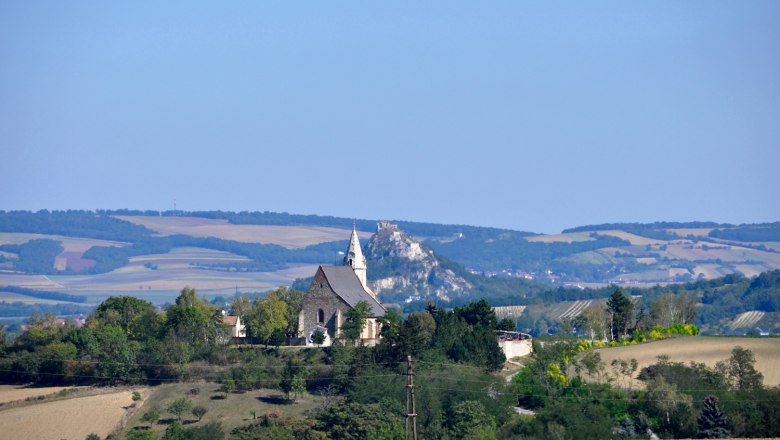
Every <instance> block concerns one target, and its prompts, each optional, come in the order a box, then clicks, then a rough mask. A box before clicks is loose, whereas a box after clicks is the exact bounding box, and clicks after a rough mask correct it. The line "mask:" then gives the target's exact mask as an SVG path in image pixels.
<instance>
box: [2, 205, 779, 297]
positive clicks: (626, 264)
mask: <svg viewBox="0 0 780 440" xmlns="http://www.w3.org/2000/svg"><path fill="white" fill-rule="evenodd" d="M353 224H355V225H356V226H357V228H358V229H359V230H360V232H361V237H362V238H363V239H364V240H367V239H368V237H370V236H371V235H372V234H373V232H374V231H375V226H376V224H377V221H375V220H367V219H356V220H355V219H349V218H340V217H330V216H316V215H296V214H287V213H272V212H238V213H235V212H224V211H201V212H181V211H165V212H159V211H131V210H113V211H108V210H99V211H38V212H27V211H12V212H4V211H0V284H4V285H18V286H21V287H29V288H34V289H39V288H40V289H48V290H66V291H69V289H70V290H73V291H74V292H76V293H78V294H80V295H81V294H85V295H87V296H97V295H99V294H103V295H107V291H110V290H115V289H118V290H121V291H131V290H133V289H135V290H139V291H141V290H145V291H147V292H149V294H150V295H153V296H154V295H157V297H158V298H163V297H165V296H167V295H169V294H170V293H171V292H175V286H177V285H180V284H182V283H188V284H195V285H199V286H201V289H203V290H204V291H206V292H210V293H211V294H222V295H225V294H228V293H229V292H230V290H231V289H232V290H233V291H235V290H240V289H244V290H246V289H251V290H262V289H264V288H270V287H273V286H274V285H276V284H289V283H291V282H292V281H293V280H294V279H295V278H299V277H301V276H302V275H303V276H308V275H310V273H309V272H310V271H311V267H313V266H316V265H317V264H332V263H333V262H334V261H336V260H337V259H338V256H337V253H338V252H339V251H342V250H343V248H344V247H345V245H346V240H347V238H348V237H349V229H351V227H352V225H353ZM393 224H396V225H398V227H399V229H400V230H402V231H404V232H405V233H408V234H409V236H410V237H412V238H413V239H414V240H416V241H418V242H420V243H422V245H423V246H424V247H425V248H426V249H429V250H430V251H431V252H434V253H435V255H436V258H437V260H438V261H439V264H440V265H441V267H442V268H448V269H450V270H452V271H453V273H456V274H457V275H458V276H459V277H461V278H463V279H464V280H466V282H467V283H468V284H471V286H472V288H471V290H470V292H475V293H486V292H487V293H491V292H495V291H497V290H500V291H502V293H503V294H507V295H509V294H510V292H512V291H515V292H524V291H526V290H527V289H524V288H525V285H523V284H522V283H519V282H517V280H533V281H538V282H542V283H545V284H547V285H548V286H549V285H552V286H557V285H572V286H574V285H579V286H582V287H586V286H598V285H605V284H608V283H615V284H620V285H626V286H643V285H645V286H650V285H653V284H656V283H669V282H686V281H695V280H699V279H713V278H718V277H721V276H724V275H728V274H742V275H745V276H748V277H750V276H755V275H758V274H759V273H762V272H765V271H769V270H773V269H780V222H778V223H767V224H754V225H730V224H720V223H713V222H687V223H682V222H658V223H651V224H637V223H613V224H603V225H590V226H582V227H577V228H572V229H568V230H566V231H563V232H562V233H561V234H551V235H545V234H534V233H531V232H525V231H513V230H508V229H500V228H487V227H478V226H468V225H441V224H434V223H422V222H411V221H393ZM364 243H366V242H364ZM198 249H200V250H198ZM381 264H383V263H380V266H378V267H377V269H378V272H376V273H381V271H382V270H384V269H382V266H381ZM448 264H449V265H451V266H452V267H451V268H450V267H448V266H447V265H448ZM442 271H444V269H442ZM441 273H446V271H444V272H441ZM109 275H110V276H109ZM482 275H484V276H482ZM436 276H438V275H436ZM434 278H435V277H434ZM485 279H490V280H491V281H488V282H484V280H485ZM502 283H503V284H502ZM430 286H433V284H430ZM499 286H500V287H499ZM181 287H183V286H181ZM179 288H180V287H179ZM166 292H168V293H166ZM455 296H457V295H455ZM453 298H454V297H453Z"/></svg>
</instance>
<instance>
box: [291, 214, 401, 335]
mask: <svg viewBox="0 0 780 440" xmlns="http://www.w3.org/2000/svg"><path fill="white" fill-rule="evenodd" d="M367 269H368V268H367V265H366V257H365V256H364V255H363V251H362V249H361V248H360V240H359V239H358V235H357V230H356V229H355V228H354V227H353V228H352V236H351V237H350V240H349V248H348V249H347V254H346V255H345V256H344V261H343V264H342V265H341V266H320V267H318V268H317V272H316V273H315V275H314V279H313V280H312V282H311V285H310V286H309V289H308V291H307V292H306V295H305V296H304V297H303V307H302V309H301V312H300V314H299V315H298V336H299V337H301V338H305V339H306V345H315V344H314V343H313V342H312V341H311V336H312V334H314V332H316V331H317V330H322V329H325V330H327V331H326V336H327V340H326V342H325V344H323V345H329V344H330V341H331V340H332V339H335V338H338V337H340V336H341V328H342V326H343V324H344V322H345V321H346V314H347V312H348V311H349V310H351V309H352V308H353V307H355V305H357V303H359V302H360V301H365V302H367V303H368V305H369V306H370V309H371V317H370V318H369V319H368V320H367V322H366V325H365V327H363V332H362V333H361V335H360V342H361V343H364V344H368V345H374V344H376V342H377V341H378V339H379V327H380V326H379V324H378V323H377V322H376V318H378V317H380V316H384V314H385V308H384V307H383V306H382V303H380V302H379V299H378V298H377V297H376V294H374V292H373V291H372V290H371V289H369V287H368V285H367V282H366V271H367Z"/></svg>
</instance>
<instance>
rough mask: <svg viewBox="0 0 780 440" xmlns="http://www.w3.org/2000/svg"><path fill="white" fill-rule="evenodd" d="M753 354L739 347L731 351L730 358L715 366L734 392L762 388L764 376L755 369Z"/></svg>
mask: <svg viewBox="0 0 780 440" xmlns="http://www.w3.org/2000/svg"><path fill="white" fill-rule="evenodd" d="M755 364H756V358H755V356H753V352H752V351H750V350H749V349H745V348H742V347H741V346H739V345H738V346H736V347H734V349H733V350H731V357H730V358H729V359H727V360H726V361H720V362H718V363H717V364H716V369H717V370H718V371H720V372H721V373H722V374H723V375H724V376H726V377H727V378H728V380H729V382H730V383H731V387H732V388H733V389H736V390H758V389H761V388H762V387H763V382H764V375H763V374H761V373H760V372H758V371H756V369H755Z"/></svg>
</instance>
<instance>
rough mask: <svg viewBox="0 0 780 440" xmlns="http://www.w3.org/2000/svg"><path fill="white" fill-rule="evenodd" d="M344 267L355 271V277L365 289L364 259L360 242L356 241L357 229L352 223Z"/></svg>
mask: <svg viewBox="0 0 780 440" xmlns="http://www.w3.org/2000/svg"><path fill="white" fill-rule="evenodd" d="M344 265H345V266H349V267H351V268H352V270H354V271H355V275H357V277H358V279H359V280H360V283H361V284H362V285H363V287H366V257H365V256H364V255H363V250H362V249H361V248H360V240H359V239H358V234H357V228H356V227H355V224H354V223H353V224H352V236H351V237H349V248H348V249H347V255H345V256H344Z"/></svg>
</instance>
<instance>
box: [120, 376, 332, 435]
mask: <svg viewBox="0 0 780 440" xmlns="http://www.w3.org/2000/svg"><path fill="white" fill-rule="evenodd" d="M192 390H197V393H192ZM218 390H219V384H216V383H211V382H190V383H174V384H166V385H160V386H159V387H156V388H154V389H153V391H152V394H151V395H150V396H149V398H148V399H147V400H146V403H145V404H144V407H143V408H142V409H141V410H139V411H137V412H136V413H135V414H134V415H133V416H132V417H131V418H130V420H129V423H128V424H127V428H126V430H130V429H147V427H148V426H149V424H148V423H145V422H141V417H143V414H144V413H145V412H146V411H148V410H149V409H150V408H157V409H158V410H159V411H160V421H159V422H157V423H156V424H154V425H153V427H152V429H153V430H154V431H155V432H157V433H162V432H164V431H165V428H166V427H167V426H168V425H169V424H170V423H172V422H173V420H174V419H175V417H174V416H173V415H171V414H170V413H168V412H167V411H166V410H165V409H166V408H167V407H168V405H170V404H171V402H173V401H174V400H176V399H179V398H181V397H187V398H188V399H190V400H191V401H192V403H193V406H203V407H206V408H207V409H208V412H207V413H206V414H205V415H204V416H203V419H202V420H201V421H200V422H199V421H198V419H197V417H195V416H194V415H192V414H191V413H188V414H184V415H183V417H182V420H183V422H184V425H185V426H200V425H204V424H206V423H209V422H220V423H222V427H223V429H224V431H225V433H228V432H230V430H231V429H233V428H235V427H238V426H243V425H246V424H249V423H252V421H253V417H254V416H253V414H252V411H254V412H255V415H256V416H257V417H258V418H260V417H262V416H263V415H265V414H269V415H271V416H272V417H279V418H287V417H300V416H303V415H304V413H305V412H307V411H309V410H312V409H314V408H315V407H316V406H317V403H318V402H317V398H316V397H315V396H311V395H308V394H307V395H305V396H304V397H303V398H301V399H299V400H298V401H297V402H296V403H287V402H286V401H285V400H284V399H283V393H282V392H281V391H278V390H270V389H262V390H253V391H248V392H245V393H231V394H228V397H227V398H226V399H225V398H224V393H223V392H221V391H218Z"/></svg>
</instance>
